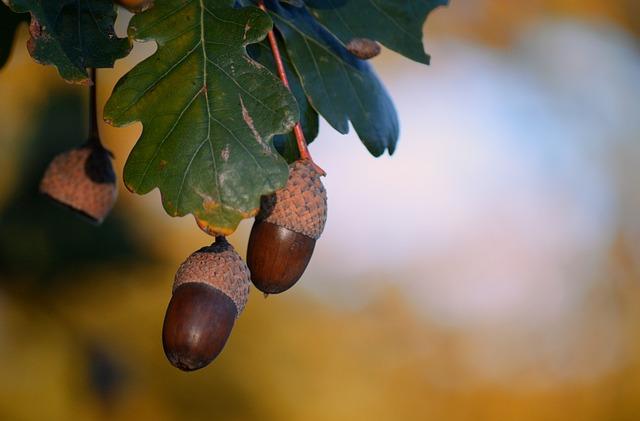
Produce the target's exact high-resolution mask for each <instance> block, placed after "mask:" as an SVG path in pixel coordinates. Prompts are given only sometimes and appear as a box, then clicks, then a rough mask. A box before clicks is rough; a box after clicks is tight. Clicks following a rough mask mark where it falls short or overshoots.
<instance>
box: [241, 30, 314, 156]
mask: <svg viewBox="0 0 640 421" xmlns="http://www.w3.org/2000/svg"><path fill="white" fill-rule="evenodd" d="M278 44H279V45H284V44H283V43H282V39H281V38H280V37H278ZM247 51H248V52H249V55H250V56H251V57H252V58H253V59H254V60H256V61H257V62H259V63H260V64H262V65H263V66H265V67H266V68H267V69H269V70H271V71H272V72H273V73H274V74H276V73H277V70H276V65H275V61H274V59H273V52H272V51H271V47H270V45H269V42H268V41H266V40H264V41H262V42H260V43H259V44H253V45H250V46H249V47H248V48H247ZM280 55H281V56H282V64H283V65H284V69H285V72H286V73H287V79H288V80H289V86H290V87H291V92H292V93H293V95H294V96H295V98H296V102H297V103H298V109H299V110H300V124H301V126H302V131H303V132H304V137H305V140H306V141H307V143H311V142H313V140H314V139H315V138H316V137H317V136H318V130H319V128H318V125H319V121H318V113H317V112H316V110H314V109H313V107H312V106H311V104H310V103H309V100H308V99H307V96H306V94H305V93H304V89H303V88H302V84H301V83H300V79H299V78H298V75H297V73H296V72H295V71H294V70H293V66H292V64H291V61H290V60H289V56H288V55H287V53H286V51H284V49H283V48H280ZM273 143H274V144H275V146H276V148H277V149H278V152H280V155H282V156H283V157H284V158H285V159H286V160H287V162H289V163H291V162H293V161H295V160H297V159H298V158H299V157H300V154H299V152H298V145H297V142H296V137H295V135H294V134H293V132H291V133H289V134H286V135H276V136H274V138H273Z"/></svg>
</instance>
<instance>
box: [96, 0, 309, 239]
mask: <svg viewBox="0 0 640 421" xmlns="http://www.w3.org/2000/svg"><path fill="white" fill-rule="evenodd" d="M231 3H232V2H229V1H222V0H179V1H171V0H156V2H155V6H154V7H152V8H151V9H149V10H148V11H146V12H143V13H141V14H139V15H136V16H135V17H134V18H133V19H132V21H131V24H130V26H129V33H130V36H131V37H132V38H135V39H138V40H142V41H144V40H154V41H155V42H156V43H157V44H158V50H157V52H156V53H155V54H154V55H152V56H151V57H149V58H148V59H146V60H144V61H143V62H141V63H140V64H138V65H137V66H136V67H135V68H134V69H133V70H132V71H131V72H129V73H128V74H127V75H125V76H124V77H123V78H122V79H121V80H120V81H119V82H118V84H117V85H116V87H115V89H114V92H113V94H112V96H111V98H110V100H109V101H108V103H107V105H106V107H105V119H107V120H108V121H110V122H111V123H112V124H114V125H116V126H122V125H125V124H128V123H131V122H134V121H140V122H142V124H143V132H142V136H141V137H140V139H139V140H138V142H137V143H136V145H135V147H134V148H133V151H132V152H131V155H130V156H129V159H128V160H127V163H126V165H125V171H124V179H125V183H126V185H127V187H128V188H129V189H130V190H132V191H134V192H137V193H140V194H145V193H147V192H149V191H151V190H152V189H154V188H156V187H158V188H159V189H160V192H161V194H162V201H163V205H164V208H165V210H166V211H167V212H168V213H169V214H170V215H172V216H182V215H186V214H189V213H191V214H193V215H194V216H195V217H196V220H197V221H198V224H199V225H200V227H201V228H203V229H204V230H205V231H207V232H209V233H211V234H214V235H215V234H225V235H226V234H230V233H231V232H233V231H234V230H235V228H236V227H237V225H238V223H239V222H240V220H242V219H243V218H247V217H250V216H253V215H255V213H256V212H257V210H258V208H259V206H260V197H261V196H262V195H266V194H269V193H272V192H273V191H275V190H277V189H279V188H281V187H283V186H284V184H285V183H286V181H287V177H288V168H287V164H286V162H285V161H284V160H283V159H282V157H281V156H280V155H279V154H278V152H277V151H276V149H275V148H274V146H273V143H272V140H271V138H272V136H273V135H274V134H279V133H286V132H288V131H290V130H291V128H292V127H293V125H294V124H295V123H296V121H297V120H298V111H297V107H296V102H295V99H294V97H293V96H292V95H291V93H290V92H289V91H288V90H287V89H286V88H285V87H284V86H283V85H282V83H281V82H280V81H279V80H278V79H277V78H276V77H275V76H274V75H273V74H271V73H270V72H269V71H268V70H267V69H266V68H264V67H263V66H262V65H260V64H259V63H257V62H255V61H254V60H252V59H251V58H250V57H249V56H248V55H247V53H246V46H247V45H249V44H252V43H257V42H259V41H261V40H263V39H264V38H265V36H266V34H267V33H268V31H269V30H270V29H271V27H272V22H271V19H270V18H269V16H268V15H267V14H265V13H264V12H262V11H261V10H259V9H257V8H255V7H247V8H243V9H234V8H233V7H231Z"/></svg>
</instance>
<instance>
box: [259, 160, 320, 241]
mask: <svg viewBox="0 0 640 421" xmlns="http://www.w3.org/2000/svg"><path fill="white" fill-rule="evenodd" d="M320 176H321V174H320V172H319V171H318V169H317V168H316V166H315V165H313V162H311V161H310V160H300V161H296V162H294V163H293V164H291V165H290V166H289V180H288V181H287V185H286V186H285V187H284V188H282V189H280V190H278V191H276V192H275V193H274V194H272V195H269V196H266V197H264V198H263V199H262V204H261V208H260V212H259V213H258V216H257V217H256V219H257V220H259V221H266V222H270V223H272V224H275V225H278V226H281V227H284V228H287V229H289V230H291V231H294V232H297V233H299V234H303V235H306V236H307V237H310V238H313V239H314V240H317V239H318V238H320V235H321V234H322V231H323V230H324V224H325V222H326V221H327V191H326V190H325V188H324V186H323V185H322V181H320Z"/></svg>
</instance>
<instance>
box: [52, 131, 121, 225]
mask: <svg viewBox="0 0 640 421" xmlns="http://www.w3.org/2000/svg"><path fill="white" fill-rule="evenodd" d="M40 192H41V193H43V194H45V195H46V196H48V197H50V198H51V199H53V200H54V201H56V202H58V203H60V204H62V205H64V206H66V207H68V208H70V209H72V210H74V211H76V212H78V213H79V214H81V215H83V216H86V217H87V218H89V219H90V220H91V221H92V222H94V223H97V224H100V223H102V221H103V220H104V218H105V217H106V216H107V215H108V214H109V212H110V211H111V208H113V205H114V203H115V201H116V196H117V193H118V190H117V188H116V176H115V173H114V171H113V165H112V164H111V153H110V152H109V151H108V150H106V149H105V148H104V147H102V146H100V145H98V144H96V143H95V142H93V143H92V142H89V143H88V144H87V145H85V146H82V147H79V148H75V149H71V150H70V151H67V152H64V153H62V154H60V155H58V156H56V157H55V158H54V159H53V160H52V161H51V163H50V164H49V166H48V167H47V169H46V171H45V173H44V176H43V177H42V180H41V181H40Z"/></svg>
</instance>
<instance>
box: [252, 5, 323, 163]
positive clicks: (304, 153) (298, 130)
mask: <svg viewBox="0 0 640 421" xmlns="http://www.w3.org/2000/svg"><path fill="white" fill-rule="evenodd" d="M258 7H259V8H260V9H262V10H263V11H264V12H267V13H268V11H267V8H266V6H265V5H264V0H258ZM267 38H268V39H269V45H270V46H271V51H272V52H273V59H274V61H275V62H276V70H277V72H278V77H279V78H280V80H281V81H282V84H283V85H284V86H285V87H286V88H287V89H288V90H289V91H291V86H290V85H289V79H288V78H287V72H286V71H285V70H284V64H283V62H282V56H281V55H280V49H279V48H278V40H277V39H276V34H275V32H274V30H273V29H272V30H271V31H269V34H268V35H267ZM293 134H294V135H295V137H296V143H297V145H298V152H299V153H300V159H308V160H309V161H311V163H312V164H313V166H314V167H315V168H316V169H317V170H318V171H319V172H320V173H321V174H322V175H326V172H325V171H324V170H323V169H322V168H320V167H319V166H318V165H317V164H316V163H315V162H313V159H312V158H311V154H310V153H309V148H308V147H307V141H306V140H305V138H304V132H303V131H302V125H301V124H300V122H298V123H296V125H295V126H294V127H293Z"/></svg>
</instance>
